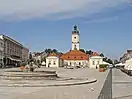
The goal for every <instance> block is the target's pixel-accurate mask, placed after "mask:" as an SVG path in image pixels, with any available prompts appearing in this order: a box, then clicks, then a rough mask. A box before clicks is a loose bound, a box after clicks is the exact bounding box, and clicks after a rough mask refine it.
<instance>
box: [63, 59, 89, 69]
mask: <svg viewBox="0 0 132 99" xmlns="http://www.w3.org/2000/svg"><path fill="white" fill-rule="evenodd" d="M64 64H65V65H68V66H73V67H75V66H88V60H64Z"/></svg>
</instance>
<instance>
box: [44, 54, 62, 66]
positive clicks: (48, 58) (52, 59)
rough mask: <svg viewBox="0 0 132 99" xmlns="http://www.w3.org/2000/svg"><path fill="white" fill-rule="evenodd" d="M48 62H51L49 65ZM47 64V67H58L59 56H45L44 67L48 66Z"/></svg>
mask: <svg viewBox="0 0 132 99" xmlns="http://www.w3.org/2000/svg"><path fill="white" fill-rule="evenodd" d="M49 63H51V64H50V65H49ZM54 63H55V64H54ZM48 65H49V67H59V65H60V64H59V58H58V57H56V56H49V57H47V58H46V67H48Z"/></svg>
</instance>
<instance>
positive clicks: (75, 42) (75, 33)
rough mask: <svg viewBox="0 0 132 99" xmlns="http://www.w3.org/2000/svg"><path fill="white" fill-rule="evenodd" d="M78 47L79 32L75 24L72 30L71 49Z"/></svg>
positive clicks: (77, 48)
mask: <svg viewBox="0 0 132 99" xmlns="http://www.w3.org/2000/svg"><path fill="white" fill-rule="evenodd" d="M79 49H80V34H79V31H78V28H77V26H76V25H75V26H74V28H73V31H72V50H79Z"/></svg>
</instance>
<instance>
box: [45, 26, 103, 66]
mask: <svg viewBox="0 0 132 99" xmlns="http://www.w3.org/2000/svg"><path fill="white" fill-rule="evenodd" d="M79 38H80V34H79V31H78V29H77V26H76V25H75V26H74V30H73V31H72V50H70V51H68V52H66V53H64V54H62V55H61V56H58V55H56V54H50V55H48V57H47V58H46V66H47V67H61V66H71V67H76V66H82V67H89V68H96V67H99V64H103V57H101V56H100V55H99V54H97V53H96V52H94V53H93V55H91V56H88V55H87V54H86V53H84V52H82V51H80V39H79Z"/></svg>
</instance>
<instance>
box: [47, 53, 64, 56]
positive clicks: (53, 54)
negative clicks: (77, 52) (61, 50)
mask: <svg viewBox="0 0 132 99" xmlns="http://www.w3.org/2000/svg"><path fill="white" fill-rule="evenodd" d="M62 55H63V54H56V53H50V54H49V55H48V56H56V57H60V56H62Z"/></svg>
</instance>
